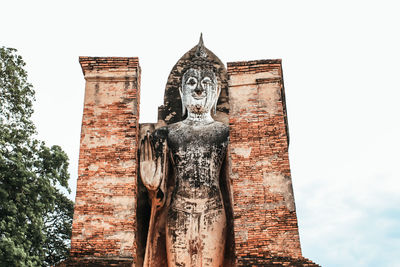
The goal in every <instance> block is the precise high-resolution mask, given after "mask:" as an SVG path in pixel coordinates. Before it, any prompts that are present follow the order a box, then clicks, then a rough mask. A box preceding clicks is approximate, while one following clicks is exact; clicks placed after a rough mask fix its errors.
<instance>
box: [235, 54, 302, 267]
mask: <svg viewBox="0 0 400 267" xmlns="http://www.w3.org/2000/svg"><path fill="white" fill-rule="evenodd" d="M228 75H229V104H230V113H229V126H230V166H231V171H230V178H231V183H232V191H233V216H234V232H235V252H236V257H237V263H238V264H239V265H241V266H243V265H246V264H255V263H257V262H258V263H260V266H263V264H261V263H262V261H261V260H260V259H264V260H265V259H272V258H274V257H275V258H276V257H278V258H282V257H287V258H301V257H302V254H301V248H300V240H299V233H298V226H297V217H296V210H295V203H294V196H293V189H292V181H291V176H290V167H289V157H288V145H289V143H288V142H289V135H288V127H287V116H286V107H285V95H284V88H283V78H282V68H281V60H258V61H247V62H234V63H228ZM271 262H272V261H271ZM265 263H266V262H265ZM256 265H257V264H256ZM257 266H258V265H257Z"/></svg>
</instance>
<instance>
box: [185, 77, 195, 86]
mask: <svg viewBox="0 0 400 267" xmlns="http://www.w3.org/2000/svg"><path fill="white" fill-rule="evenodd" d="M196 83H197V81H196V79H195V78H189V80H188V81H187V82H186V84H189V85H191V86H193V85H195V84H196Z"/></svg>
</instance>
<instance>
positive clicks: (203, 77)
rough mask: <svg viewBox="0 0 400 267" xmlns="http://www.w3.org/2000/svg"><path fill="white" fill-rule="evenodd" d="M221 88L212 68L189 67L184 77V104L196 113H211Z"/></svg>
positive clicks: (182, 95)
mask: <svg viewBox="0 0 400 267" xmlns="http://www.w3.org/2000/svg"><path fill="white" fill-rule="evenodd" d="M218 96H219V88H218V83H217V78H216V76H215V73H214V72H212V71H211V70H207V69H206V70H199V69H189V70H187V71H186V72H185V74H184V75H183V78H182V91H181V98H182V105H183V106H184V107H186V109H187V110H188V111H189V112H191V113H195V114H202V113H209V112H210V111H211V109H212V107H213V106H215V105H216V103H217V100H218Z"/></svg>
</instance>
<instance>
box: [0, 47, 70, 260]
mask: <svg viewBox="0 0 400 267" xmlns="http://www.w3.org/2000/svg"><path fill="white" fill-rule="evenodd" d="M24 66H25V62H24V61H23V60H22V58H21V56H19V55H17V54H16V50H15V49H12V48H5V47H0V266H48V265H52V264H54V263H56V262H58V261H60V260H62V259H64V258H65V257H66V256H67V254H68V246H69V243H68V240H69V238H70V234H71V224H72V213H73V203H72V201H70V200H69V199H68V198H67V197H65V196H64V195H63V193H62V190H69V188H68V179H69V174H68V171H67V170H68V157H67V155H66V154H65V152H64V151H63V150H62V149H61V148H60V147H59V146H52V147H51V148H49V147H47V146H46V145H45V144H44V142H41V141H39V140H37V139H36V137H35V134H36V129H35V125H34V124H33V122H32V120H31V115H32V113H33V106H32V104H33V102H34V100H35V98H34V90H33V87H32V85H31V84H30V83H28V81H27V72H26V71H25V70H24Z"/></svg>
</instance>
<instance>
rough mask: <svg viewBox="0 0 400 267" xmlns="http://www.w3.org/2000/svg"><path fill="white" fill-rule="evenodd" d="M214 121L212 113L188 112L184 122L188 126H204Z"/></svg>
mask: <svg viewBox="0 0 400 267" xmlns="http://www.w3.org/2000/svg"><path fill="white" fill-rule="evenodd" d="M213 121H214V119H213V118H212V117H211V114H210V112H207V113H191V112H188V116H187V118H186V119H185V120H184V121H183V122H184V123H186V124H195V125H204V124H210V123H212V122H213Z"/></svg>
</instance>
